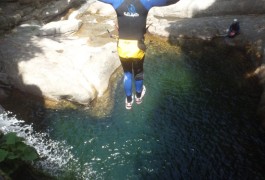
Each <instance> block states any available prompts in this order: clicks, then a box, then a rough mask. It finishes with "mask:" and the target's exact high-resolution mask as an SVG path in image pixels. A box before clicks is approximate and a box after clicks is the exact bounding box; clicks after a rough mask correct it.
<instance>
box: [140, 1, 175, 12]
mask: <svg viewBox="0 0 265 180" xmlns="http://www.w3.org/2000/svg"><path fill="white" fill-rule="evenodd" d="M178 1H179V0H141V2H142V3H143V4H144V6H145V8H146V9H148V10H149V9H151V8H152V7H154V6H168V5H171V4H174V3H176V2H178Z"/></svg>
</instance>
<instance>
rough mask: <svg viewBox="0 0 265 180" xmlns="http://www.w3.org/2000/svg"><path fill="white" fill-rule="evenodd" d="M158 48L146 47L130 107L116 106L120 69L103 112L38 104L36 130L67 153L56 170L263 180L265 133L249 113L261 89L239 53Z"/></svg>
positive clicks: (120, 101)
mask: <svg viewBox="0 0 265 180" xmlns="http://www.w3.org/2000/svg"><path fill="white" fill-rule="evenodd" d="M161 49H163V47H162V46H161V45H157V44H152V43H150V45H149V48H148V51H147V55H146V59H145V81H144V82H145V83H144V84H145V86H146V89H147V91H146V95H145V97H144V101H143V103H142V104H141V105H136V104H134V105H133V109H132V110H131V111H128V110H126V109H125V106H124V101H125V97H124V92H123V85H122V78H121V77H122V74H120V75H119V77H120V78H118V80H117V81H115V82H114V83H115V85H116V89H115V91H114V106H113V109H112V110H111V113H110V114H109V113H107V114H106V115H104V116H100V117H96V116H93V115H92V114H90V110H89V109H88V108H83V107H80V108H78V109H65V110H59V109H57V110H54V109H53V110H52V109H46V110H45V115H44V116H43V118H42V119H41V120H39V121H38V120H37V119H36V121H35V122H34V124H38V125H37V127H36V129H39V131H42V132H45V133H47V136H48V138H49V139H51V140H52V141H55V142H59V143H62V142H63V144H62V146H63V147H65V148H66V150H67V153H68V154H69V156H71V157H70V158H69V157H67V155H66V154H65V153H64V154H63V155H62V157H61V158H66V159H67V162H65V163H64V164H63V167H62V168H60V172H59V173H58V174H57V175H58V176H59V177H61V178H62V177H64V178H65V177H68V178H74V177H75V178H76V179H114V180H117V179H264V178H265V171H264V167H265V153H264V149H265V136H264V135H265V133H264V130H263V129H262V128H261V127H260V125H259V122H258V120H257V117H256V110H257V106H258V103H259V99H260V93H261V89H260V87H259V86H258V83H257V81H256V79H255V78H249V77H248V76H247V74H248V73H250V72H251V71H253V67H252V65H251V62H249V59H248V58H247V57H246V56H245V54H244V53H243V51H242V50H240V49H236V48H232V47H221V48H220V47H219V48H218V49H217V47H215V46H214V44H204V45H201V46H196V45H194V46H193V45H190V46H189V47H185V46H183V48H182V49H180V51H178V52H176V51H173V50H172V51H171V50H167V51H163V50H161ZM173 49H174V48H173ZM62 151H63V150H62ZM49 154H50V155H51V156H52V152H49ZM58 154H60V153H57V154H56V153H55V156H58Z"/></svg>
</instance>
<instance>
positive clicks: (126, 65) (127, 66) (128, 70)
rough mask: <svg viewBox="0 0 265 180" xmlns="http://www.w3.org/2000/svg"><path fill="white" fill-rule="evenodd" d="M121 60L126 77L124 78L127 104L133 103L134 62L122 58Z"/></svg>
mask: <svg viewBox="0 0 265 180" xmlns="http://www.w3.org/2000/svg"><path fill="white" fill-rule="evenodd" d="M120 60H121V65H122V68H123V71H124V76H123V86H124V91H125V95H126V98H127V102H129V103H130V102H132V78H133V72H132V61H129V60H128V59H123V58H120Z"/></svg>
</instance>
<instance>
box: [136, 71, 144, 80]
mask: <svg viewBox="0 0 265 180" xmlns="http://www.w3.org/2000/svg"><path fill="white" fill-rule="evenodd" d="M134 79H135V80H143V79H144V73H143V72H140V73H137V74H135V77H134Z"/></svg>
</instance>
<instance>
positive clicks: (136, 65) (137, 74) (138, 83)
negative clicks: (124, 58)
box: [133, 58, 144, 98]
mask: <svg viewBox="0 0 265 180" xmlns="http://www.w3.org/2000/svg"><path fill="white" fill-rule="evenodd" d="M143 65H144V58H143V59H142V60H134V61H133V71H134V79H135V91H136V97H137V98H140V97H141V93H142V90H143V81H144V67H143Z"/></svg>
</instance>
